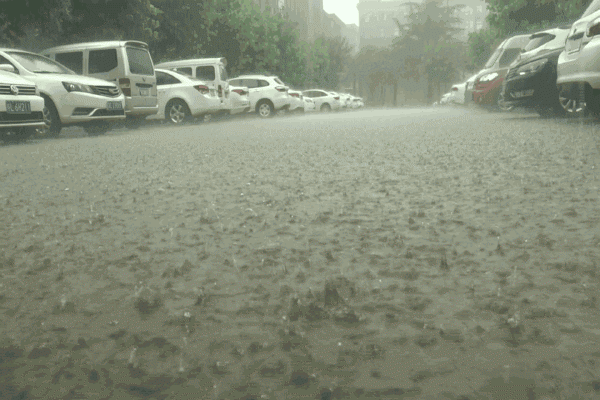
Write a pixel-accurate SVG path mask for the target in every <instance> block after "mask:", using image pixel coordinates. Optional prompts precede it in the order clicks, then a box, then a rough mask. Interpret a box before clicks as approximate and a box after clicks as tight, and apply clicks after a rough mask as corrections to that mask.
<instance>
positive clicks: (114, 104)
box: [106, 101, 123, 110]
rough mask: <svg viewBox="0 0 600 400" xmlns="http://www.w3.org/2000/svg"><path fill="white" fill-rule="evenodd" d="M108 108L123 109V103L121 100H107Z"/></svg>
mask: <svg viewBox="0 0 600 400" xmlns="http://www.w3.org/2000/svg"><path fill="white" fill-rule="evenodd" d="M106 109H107V110H122V109H123V104H122V103H121V102H120V101H107V102H106Z"/></svg>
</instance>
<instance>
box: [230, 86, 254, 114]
mask: <svg viewBox="0 0 600 400" xmlns="http://www.w3.org/2000/svg"><path fill="white" fill-rule="evenodd" d="M248 94H249V93H248V88H247V87H246V86H234V85H232V84H231V83H230V84H229V100H230V101H229V104H230V109H229V114H230V115H235V114H242V113H247V112H248V111H250V98H249V97H248Z"/></svg>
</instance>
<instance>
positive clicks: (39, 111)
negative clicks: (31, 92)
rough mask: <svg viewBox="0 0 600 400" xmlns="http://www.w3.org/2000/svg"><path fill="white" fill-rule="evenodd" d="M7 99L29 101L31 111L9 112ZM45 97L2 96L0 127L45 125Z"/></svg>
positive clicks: (0, 97) (0, 100) (0, 98)
mask: <svg viewBox="0 0 600 400" xmlns="http://www.w3.org/2000/svg"><path fill="white" fill-rule="evenodd" d="M6 101H27V102H29V108H30V112H28V113H9V112H7V110H6ZM43 110H44V99H43V98H41V97H40V96H19V97H18V98H16V97H15V96H12V95H11V96H10V97H7V96H0V129H6V128H27V127H32V128H34V127H43V126H44V125H45V124H44V117H43Z"/></svg>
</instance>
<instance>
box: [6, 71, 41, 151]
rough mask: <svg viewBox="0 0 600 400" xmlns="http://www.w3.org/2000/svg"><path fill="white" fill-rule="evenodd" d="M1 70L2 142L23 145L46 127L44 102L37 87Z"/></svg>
mask: <svg viewBox="0 0 600 400" xmlns="http://www.w3.org/2000/svg"><path fill="white" fill-rule="evenodd" d="M4 68H7V67H3V68H0V140H2V141H4V142H17V141H22V140H25V139H27V138H28V137H30V136H31V135H33V134H34V133H35V131H36V129H37V128H43V127H45V123H44V99H43V98H41V97H40V96H39V95H38V89H37V87H36V86H35V83H33V82H31V81H28V80H26V79H23V78H21V77H19V76H18V75H15V74H12V73H9V72H6V70H4Z"/></svg>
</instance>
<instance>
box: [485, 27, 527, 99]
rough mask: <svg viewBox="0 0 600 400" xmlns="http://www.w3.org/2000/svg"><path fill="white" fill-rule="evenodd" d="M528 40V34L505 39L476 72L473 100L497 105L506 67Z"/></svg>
mask: <svg viewBox="0 0 600 400" xmlns="http://www.w3.org/2000/svg"><path fill="white" fill-rule="evenodd" d="M528 42H529V35H518V36H513V37H511V38H509V39H506V40H505V41H504V42H502V43H501V44H500V46H498V48H497V49H496V51H494V53H493V54H492V56H491V57H490V58H489V60H488V61H487V63H486V64H485V67H484V69H483V70H481V71H480V72H479V73H478V74H477V78H475V83H474V87H473V101H474V102H475V103H476V104H478V105H481V106H487V107H492V108H493V107H497V106H498V99H499V98H500V90H501V88H502V82H503V81H504V77H505V76H506V72H507V71H508V67H509V66H510V64H512V62H513V61H514V60H515V59H516V58H517V56H518V55H519V53H521V50H522V49H523V47H525V46H526V45H527V43H528Z"/></svg>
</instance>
